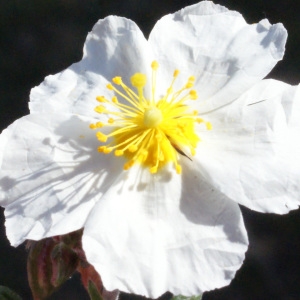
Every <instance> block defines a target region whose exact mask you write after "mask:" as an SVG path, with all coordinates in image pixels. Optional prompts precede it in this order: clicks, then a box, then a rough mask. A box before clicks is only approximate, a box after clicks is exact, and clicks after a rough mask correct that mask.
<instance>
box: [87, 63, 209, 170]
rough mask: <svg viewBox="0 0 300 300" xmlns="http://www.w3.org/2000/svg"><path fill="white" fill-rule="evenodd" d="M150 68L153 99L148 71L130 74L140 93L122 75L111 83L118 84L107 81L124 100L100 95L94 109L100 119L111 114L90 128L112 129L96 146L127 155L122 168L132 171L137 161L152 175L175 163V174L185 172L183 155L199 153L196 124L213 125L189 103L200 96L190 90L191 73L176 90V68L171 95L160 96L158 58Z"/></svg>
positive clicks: (100, 149)
mask: <svg viewBox="0 0 300 300" xmlns="http://www.w3.org/2000/svg"><path fill="white" fill-rule="evenodd" d="M151 68H152V88H151V91H152V94H151V97H150V99H148V98H146V97H145V96H144V88H145V86H146V84H147V77H146V75H145V74H143V73H135V74H133V75H132V76H131V78H130V82H131V84H132V86H133V87H134V88H135V89H136V92H135V91H134V90H132V89H131V88H129V87H128V86H126V85H125V84H124V83H123V81H122V78H121V77H120V76H116V77H114V78H113V79H112V83H113V84H114V85H117V86H118V87H115V86H114V85H113V84H112V83H109V84H107V88H108V89H109V90H111V91H113V92H114V93H115V94H116V95H118V96H119V97H121V98H122V100H120V101H121V102H119V101H118V99H117V97H116V96H113V97H112V99H111V100H108V99H106V98H105V97H104V96H99V97H97V98H96V99H97V101H98V102H100V103H102V105H98V106H96V107H95V111H96V112H97V113H99V114H102V115H101V117H105V116H108V118H107V121H106V122H96V123H94V124H90V128H91V129H99V128H102V127H108V128H111V130H110V131H107V130H106V131H105V132H109V133H107V134H104V133H102V132H101V131H98V132H97V133H96V136H97V138H98V140H99V141H100V142H102V143H106V144H104V145H102V146H100V147H98V151H99V152H100V153H103V154H109V153H111V152H112V151H114V155H115V156H124V157H125V158H126V159H127V162H126V163H125V164H124V167H123V168H124V170H129V169H130V168H131V167H132V166H133V165H134V164H137V163H138V164H141V165H143V166H145V167H147V168H149V171H150V173H151V174H156V173H157V172H159V171H160V169H162V168H163V167H164V166H165V165H166V164H168V163H172V164H173V166H174V168H175V171H176V173H177V174H181V173H182V167H181V165H180V163H179V161H180V159H184V158H183V157H184V156H187V157H188V158H189V159H190V157H192V156H193V155H195V153H196V147H197V144H198V143H199V142H200V138H199V137H198V135H197V134H196V132H195V124H197V123H199V124H203V125H201V126H204V128H206V129H207V130H211V129H212V124H211V123H210V122H208V121H205V120H203V119H202V118H199V117H198V111H196V110H192V109H190V108H189V106H188V105H187V100H196V99H197V98H198V95H197V91H196V90H192V89H191V88H192V87H193V86H194V83H195V77H194V76H190V77H189V78H188V80H187V82H186V84H185V85H184V86H183V87H182V88H181V89H178V90H175V91H173V90H174V83H175V80H176V78H178V76H179V74H180V72H179V70H177V69H176V70H175V71H174V73H173V79H172V81H171V84H170V86H169V87H168V88H167V93H166V94H165V96H163V97H161V98H159V99H157V98H156V95H155V91H156V75H157V70H158V68H159V64H158V62H157V61H153V62H152V64H151ZM121 98H119V99H121ZM107 106H111V107H112V109H109V108H107ZM103 113H105V114H103ZM198 126H200V125H198ZM107 142H108V143H107Z"/></svg>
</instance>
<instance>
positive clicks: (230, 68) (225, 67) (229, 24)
mask: <svg viewBox="0 0 300 300" xmlns="http://www.w3.org/2000/svg"><path fill="white" fill-rule="evenodd" d="M286 38H287V32H286V30H285V28H284V27H283V25H282V24H276V25H273V26H272V25H271V24H270V23H269V22H268V21H267V20H263V21H261V22H260V23H258V24H252V25H248V24H247V23H246V22H245V20H244V19H243V17H242V16H241V15H240V14H239V13H237V12H234V11H229V10H228V9H226V8H225V7H222V6H219V5H215V4H213V3H212V2H210V1H202V2H200V3H198V4H195V5H193V6H190V7H186V8H184V9H182V10H180V11H178V12H176V13H175V14H171V15H167V16H165V17H163V18H162V19H161V20H160V21H158V22H157V24H156V25H155V27H154V29H153V31H152V32H151V34H150V38H149V42H150V44H151V45H152V47H153V51H154V54H155V55H156V59H157V60H158V61H159V62H160V63H161V64H162V67H161V69H160V70H159V72H160V76H161V77H162V78H164V79H165V80H166V79H167V78H170V76H171V75H170V74H172V72H173V71H174V69H179V70H180V71H181V73H182V74H181V77H180V78H181V80H182V81H181V82H180V79H178V82H180V84H183V83H184V81H186V80H187V77H188V76H191V75H194V76H195V77H196V82H195V87H196V89H197V91H198V94H199V102H201V104H200V105H201V106H200V107H198V109H199V111H200V112H207V111H209V110H212V109H215V108H218V107H221V106H223V105H224V104H226V103H230V102H231V101H232V100H234V99H235V98H237V97H238V96H240V95H241V94H242V93H243V92H245V91H246V90H247V89H249V88H250V87H251V86H252V85H254V84H255V83H256V82H258V81H259V80H261V79H262V78H264V77H265V76H266V75H267V74H268V73H269V72H270V71H271V69H272V68H273V67H274V65H275V64H276V63H277V61H278V60H280V59H281V58H282V56H283V53H284V47H285V42H286Z"/></svg>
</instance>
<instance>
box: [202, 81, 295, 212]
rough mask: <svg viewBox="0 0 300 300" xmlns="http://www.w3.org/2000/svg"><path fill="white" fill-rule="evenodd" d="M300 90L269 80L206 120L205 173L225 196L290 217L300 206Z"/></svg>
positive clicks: (203, 155) (203, 148)
mask: <svg viewBox="0 0 300 300" xmlns="http://www.w3.org/2000/svg"><path fill="white" fill-rule="evenodd" d="M299 116H300V88H299V86H297V87H291V86H290V85H288V84H285V83H283V82H279V81H275V80H264V81H262V82H260V83H259V84H257V85H256V86H255V87H253V88H252V89H251V90H249V91H248V92H247V93H245V94H244V95H243V96H241V97H240V99H238V100H237V101H235V102H233V103H232V104H230V105H228V106H226V107H224V108H222V109H220V110H217V111H214V112H212V113H210V114H207V115H205V116H203V117H204V118H205V120H208V121H211V123H212V125H213V130H212V131H210V132H208V131H206V132H205V131H203V132H201V133H200V132H199V135H200V136H201V138H202V142H200V144H199V147H198V149H197V161H198V162H199V165H198V167H199V169H201V170H202V171H203V174H204V176H205V177H206V178H207V179H208V180H209V181H210V182H211V183H212V185H214V186H215V187H216V188H217V189H219V190H220V191H221V192H223V193H225V194H226V195H227V196H228V197H229V198H231V199H234V200H235V201H237V202H238V203H240V204H243V205H245V206H247V207H249V208H251V209H254V210H257V211H261V212H274V213H279V214H283V213H287V212H288V211H290V210H291V209H296V208H298V206H299V204H300V142H299V132H300V118H299Z"/></svg>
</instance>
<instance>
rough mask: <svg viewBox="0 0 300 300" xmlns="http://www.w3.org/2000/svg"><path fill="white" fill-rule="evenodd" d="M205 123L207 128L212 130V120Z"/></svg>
mask: <svg viewBox="0 0 300 300" xmlns="http://www.w3.org/2000/svg"><path fill="white" fill-rule="evenodd" d="M205 125H206V129H207V130H212V125H211V123H210V122H205Z"/></svg>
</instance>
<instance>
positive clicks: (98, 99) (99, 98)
mask: <svg viewBox="0 0 300 300" xmlns="http://www.w3.org/2000/svg"><path fill="white" fill-rule="evenodd" d="M96 100H97V101H98V102H101V103H103V102H106V99H105V97H104V96H97V97H96Z"/></svg>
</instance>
